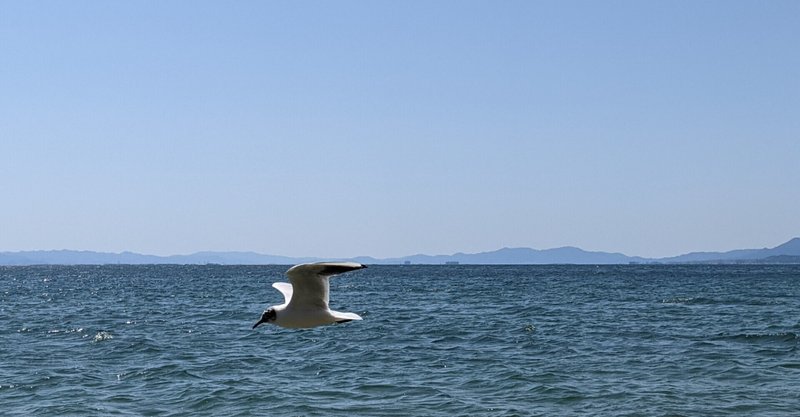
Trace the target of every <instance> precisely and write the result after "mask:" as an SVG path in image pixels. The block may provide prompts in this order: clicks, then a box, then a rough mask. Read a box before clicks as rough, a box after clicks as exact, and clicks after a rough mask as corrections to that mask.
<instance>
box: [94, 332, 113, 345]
mask: <svg viewBox="0 0 800 417" xmlns="http://www.w3.org/2000/svg"><path fill="white" fill-rule="evenodd" d="M113 338H114V336H112V335H111V333H109V332H105V331H103V332H97V334H95V335H94V339H92V342H102V341H104V340H111V339H113Z"/></svg>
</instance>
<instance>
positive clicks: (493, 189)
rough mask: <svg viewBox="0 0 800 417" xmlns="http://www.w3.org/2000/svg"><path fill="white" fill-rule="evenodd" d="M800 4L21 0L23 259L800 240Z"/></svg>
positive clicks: (10, 63)
mask: <svg viewBox="0 0 800 417" xmlns="http://www.w3.org/2000/svg"><path fill="white" fill-rule="evenodd" d="M797 45H800V2H797V1H794V0H789V1H780V0H774V1H768V2H763V1H729V0H724V1H722V0H721V1H702V2H698V1H647V2H643V1H634V0H630V1H613V0H612V1H603V2H598V1H502V2H496V1H407V2H406V1H403V2H397V1H341V2H330V1H292V2H287V1H283V2H279V1H214V2H205V1H169V2H162V1H132V2H120V1H117V2H108V1H81V2H64V1H35V2H15V1H4V0H0V251H20V250H49V249H73V250H94V251H108V252H121V251H134V252H140V253H146V254H155V255H170V254H187V253H192V252H196V251H203V250H221V251H255V252H259V253H266V254H274V255H285V256H317V257H330V258H336V257H353V256H361V255H369V256H375V257H393V256H405V255H411V254H416V253H427V254H451V253H455V252H468V253H472V252H481V251H490V250H495V249H499V248H502V247H531V248H535V249H547V248H554V247H561V246H578V247H581V248H583V249H587V250H600V251H608V252H622V253H625V254H627V255H638V256H648V257H662V256H672V255H678V254H682V253H686V252H691V251H701V250H710V251H712V250H713V251H724V250H731V249H738V248H760V247H772V246H776V245H779V244H781V243H783V242H785V241H787V240H789V239H790V238H792V237H795V236H800V215H798V213H800V191H798V190H800V187H799V185H800V48H798V46H797Z"/></svg>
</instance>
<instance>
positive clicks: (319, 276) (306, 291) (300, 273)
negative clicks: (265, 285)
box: [253, 262, 367, 329]
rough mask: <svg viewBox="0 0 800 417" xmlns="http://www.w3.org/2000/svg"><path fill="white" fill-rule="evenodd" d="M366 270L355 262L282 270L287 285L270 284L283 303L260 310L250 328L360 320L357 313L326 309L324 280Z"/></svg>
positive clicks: (326, 281)
mask: <svg viewBox="0 0 800 417" xmlns="http://www.w3.org/2000/svg"><path fill="white" fill-rule="evenodd" d="M366 267H367V266H366V265H362V264H359V263H355V262H317V263H312V264H300V265H295V266H293V267H291V268H289V270H288V271H286V276H287V277H289V282H276V283H274V284H272V286H273V287H275V289H277V290H278V291H280V292H281V294H283V298H284V299H285V301H284V303H283V304H281V305H277V306H272V307H270V308H268V309H267V310H266V311H264V313H263V314H261V319H259V320H258V322H257V323H256V324H254V325H253V328H254V329H255V328H256V327H258V325H259V324H261V323H272V324H275V325H278V326H281V327H288V328H303V327H316V326H322V325H325V324H333V323H344V322H348V321H352V320H361V316H359V315H358V314H355V313H343V312H339V311H333V310H331V309H330V308H328V295H329V293H330V286H329V284H328V278H330V277H332V276H334V275H337V274H341V273H344V272H349V271H355V270H357V269H362V268H366ZM290 283H291V284H290Z"/></svg>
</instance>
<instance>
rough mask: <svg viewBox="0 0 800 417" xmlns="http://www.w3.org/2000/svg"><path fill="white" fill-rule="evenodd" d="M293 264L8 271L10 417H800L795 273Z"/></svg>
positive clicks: (0, 327) (0, 311)
mask: <svg viewBox="0 0 800 417" xmlns="http://www.w3.org/2000/svg"><path fill="white" fill-rule="evenodd" d="M287 268H288V266H276V265H268V266H222V265H142V266H137V265H104V266H15V267H0V415H2V416H447V417H452V416H765V417H768V416H776V417H777V416H787V417H788V416H798V415H800V351H799V350H798V345H799V344H800V336H798V335H799V334H800V265H599V266H595V265H586V266H583V265H581V266H570V265H546V266H497V265H494V266H479V265H439V266H423V265H403V266H401V265H397V266H381V265H372V266H369V268H368V269H365V270H360V271H354V272H350V273H347V274H344V275H340V276H337V277H335V278H332V280H331V307H332V308H334V309H337V310H341V311H351V312H355V313H358V314H359V315H361V316H362V317H363V318H364V320H363V321H353V322H349V323H343V324H336V325H331V326H325V327H318V328H313V329H303V330H291V329H282V328H278V327H275V326H272V325H262V326H260V327H258V328H256V329H255V330H253V329H251V327H252V325H253V324H254V323H255V322H256V321H257V320H258V318H259V316H260V314H261V312H262V311H263V310H264V309H265V308H267V307H268V306H270V305H273V304H280V303H282V301H283V298H282V296H281V294H280V293H279V292H278V291H276V290H275V289H273V288H271V287H270V285H271V284H272V283H273V282H276V281H285V276H284V272H285V271H286V269H287Z"/></svg>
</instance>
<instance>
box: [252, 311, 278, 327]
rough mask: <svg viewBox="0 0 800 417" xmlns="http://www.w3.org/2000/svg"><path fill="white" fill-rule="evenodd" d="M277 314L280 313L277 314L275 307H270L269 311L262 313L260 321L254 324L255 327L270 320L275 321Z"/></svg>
mask: <svg viewBox="0 0 800 417" xmlns="http://www.w3.org/2000/svg"><path fill="white" fill-rule="evenodd" d="M277 316H278V315H277V313H275V309H274V308H270V309H268V310H267V311H265V312H263V313H261V318H260V319H259V320H258V322H257V323H256V324H254V325H253V328H254V329H255V328H256V327H258V325H259V324H261V323H269V322H272V321H275V318H276V317H277Z"/></svg>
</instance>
